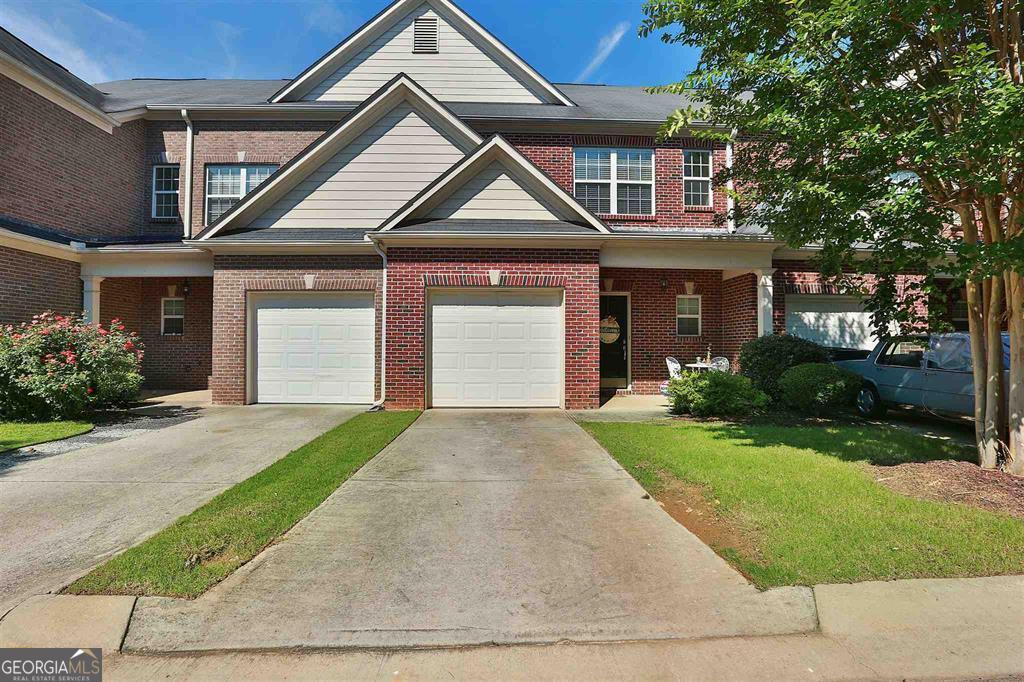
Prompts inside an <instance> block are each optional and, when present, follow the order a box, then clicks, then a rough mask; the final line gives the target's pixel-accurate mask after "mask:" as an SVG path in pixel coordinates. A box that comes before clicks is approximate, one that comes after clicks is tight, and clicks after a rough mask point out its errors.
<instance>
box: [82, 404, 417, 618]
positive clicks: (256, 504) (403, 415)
mask: <svg viewBox="0 0 1024 682" xmlns="http://www.w3.org/2000/svg"><path fill="white" fill-rule="evenodd" d="M418 416H419V412H378V413H364V414H360V415H357V416H355V417H353V418H352V419H350V420H348V421H346V422H344V423H343V424H340V425H339V426H336V427H335V428H333V429H331V430H330V431H328V432H327V433H324V434H323V435H321V436H319V437H317V438H316V439H314V440H312V441H310V442H309V443H307V444H305V445H303V446H302V447H300V448H299V449H297V450H294V451H292V452H291V453H289V454H288V455H286V456H285V457H283V458H282V459H280V460H278V461H277V462H275V463H274V464H271V465H270V466H269V467H267V468H266V469H264V470H263V471H261V472H259V473H258V474H255V475H254V476H252V477H251V478H248V479H246V480H245V481H242V482H241V483H239V484H237V485H235V486H234V487H232V488H229V489H228V490H225V491H224V492H223V493H221V494H220V495H218V496H217V497H215V498H213V499H212V500H210V501H209V502H208V503H206V504H205V505H203V506H202V507H200V508H199V509H197V510H195V511H194V512H192V513H191V514H189V515H188V516H183V517H182V518H180V519H178V520H177V521H175V522H174V523H173V524H172V525H170V526H168V527H167V528H165V529H164V530H162V531H160V532H159V533H157V534H156V535H154V536H153V537H151V538H149V539H148V540H146V541H145V542H143V543H142V544H140V545H136V546H135V547H132V548H131V549H129V550H127V551H126V552H124V553H123V554H120V555H118V556H116V557H114V558H113V559H111V560H110V561H108V562H106V563H105V564H103V565H102V566H99V567H98V568H96V569H95V570H93V571H92V572H91V573H89V574H88V575H86V576H84V577H83V578H80V579H79V580H77V581H75V582H74V583H72V584H71V585H70V586H69V587H68V588H67V589H66V590H65V591H66V592H68V593H71V594H130V595H153V596H157V595H159V596H169V597H190V598H191V597H197V596H199V595H200V594H202V593H203V592H205V591H206V590H208V589H209V588H210V587H212V586H213V585H215V584H217V583H218V582H220V581H221V580H223V579H224V578H225V577H227V576H228V575H230V574H231V572H232V571H234V570H235V569H237V568H238V567H239V566H241V565H242V564H244V563H245V562H247V561H249V560H250V559H252V558H253V557H254V556H256V555H257V554H258V553H259V552H260V551H262V550H263V549H264V548H265V547H267V545H269V544H271V543H272V542H274V540H276V539H277V538H278V537H280V536H281V535H282V534H284V533H285V532H286V531H287V530H288V529H289V528H291V527H292V526H294V525H295V524H296V523H297V522H298V521H300V520H301V519H302V518H303V517H305V516H306V515H307V514H309V512H311V511H312V510H313V509H315V508H316V507H317V506H318V505H320V503H322V502H323V501H324V500H325V499H327V496H328V495H330V494H331V493H332V492H334V490H335V489H337V487H338V486H340V485H341V484H342V483H344V482H345V480H346V479H348V478H349V476H351V475H352V474H353V473H355V472H356V471H357V470H358V469H359V468H360V467H361V466H363V464H365V463H366V462H367V461H369V460H370V459H371V458H372V457H373V456H374V455H376V454H377V453H378V452H380V451H381V450H382V449H383V448H384V447H385V446H386V445H387V444H388V443H390V442H391V441H393V440H394V439H395V438H396V437H397V436H398V435H399V434H400V433H402V431H404V430H405V429H406V428H407V427H408V426H409V425H410V424H412V423H413V422H414V421H415V420H416V418H417V417H418ZM154 503H156V501H155V500H154Z"/></svg>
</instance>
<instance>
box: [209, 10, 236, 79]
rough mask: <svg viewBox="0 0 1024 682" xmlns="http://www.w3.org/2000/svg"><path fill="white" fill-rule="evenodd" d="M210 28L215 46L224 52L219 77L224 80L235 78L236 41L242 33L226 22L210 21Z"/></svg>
mask: <svg viewBox="0 0 1024 682" xmlns="http://www.w3.org/2000/svg"><path fill="white" fill-rule="evenodd" d="M210 27H211V28H212V29H213V36H214V38H215V39H216V40H217V44H218V45H220V49H221V50H223V52H224V68H223V69H221V73H220V74H219V75H221V76H222V77H224V78H235V77H236V76H237V75H238V62H239V58H238V39H239V38H241V37H242V33H244V31H243V30H242V29H241V28H239V27H237V26H235V25H234V24H229V23H227V22H226V21H211V22H210Z"/></svg>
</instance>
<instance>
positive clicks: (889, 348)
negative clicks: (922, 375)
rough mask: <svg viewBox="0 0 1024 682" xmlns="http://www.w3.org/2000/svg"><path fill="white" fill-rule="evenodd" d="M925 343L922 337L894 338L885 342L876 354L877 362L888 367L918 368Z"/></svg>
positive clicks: (922, 356)
mask: <svg viewBox="0 0 1024 682" xmlns="http://www.w3.org/2000/svg"><path fill="white" fill-rule="evenodd" d="M924 351H925V345H924V341H923V340H922V339H896V340H893V341H890V342H889V343H888V344H886V346H885V348H883V349H882V352H881V353H879V354H878V361H877V362H878V364H879V365H887V366H890V367H912V368H914V369H920V367H921V360H922V359H923V358H924Z"/></svg>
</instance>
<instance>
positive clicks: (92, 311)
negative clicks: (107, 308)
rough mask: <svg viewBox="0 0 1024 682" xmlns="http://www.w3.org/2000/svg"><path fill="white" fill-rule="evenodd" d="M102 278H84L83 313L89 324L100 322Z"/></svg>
mask: <svg viewBox="0 0 1024 682" xmlns="http://www.w3.org/2000/svg"><path fill="white" fill-rule="evenodd" d="M102 281H103V278H102V277H96V276H91V277H82V282H83V284H84V286H83V287H82V313H83V314H84V315H85V320H86V322H88V323H89V324H96V323H97V322H99V321H100V282H102Z"/></svg>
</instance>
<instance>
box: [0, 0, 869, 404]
mask: <svg viewBox="0 0 1024 682" xmlns="http://www.w3.org/2000/svg"><path fill="white" fill-rule="evenodd" d="M680 105H681V101H680V99H679V98H678V97H676V96H671V95H649V94H646V93H645V92H644V90H643V89H642V88H637V87H614V86H598V85H568V84H552V83H550V82H548V81H547V80H546V79H545V78H544V77H543V76H542V75H541V74H539V73H537V72H536V71H535V70H534V69H533V68H531V67H530V65H528V64H526V63H525V62H523V61H522V59H520V58H519V57H518V56H517V55H516V54H515V53H514V52H512V51H511V50H510V49H509V48H508V47H506V46H505V45H503V44H502V43H501V42H500V41H498V40H497V39H496V38H495V37H494V36H493V35H491V34H490V33H489V32H487V31H486V30H485V29H484V28H482V27H481V26H479V25H478V24H477V23H476V22H474V21H473V19H472V18H470V17H469V16H467V15H466V14H465V13H464V12H463V11H462V10H460V9H459V8H458V7H456V6H455V5H454V4H452V3H451V2H449V0H398V1H397V2H395V3H393V4H392V5H390V6H389V7H387V8H386V9H385V10H384V11H383V12H381V13H380V14H379V15H377V16H376V17H374V18H373V19H372V20H371V21H370V22H368V23H367V24H366V25H364V26H363V27H362V28H360V29H359V30H357V31H356V32H355V33H353V34H352V35H351V36H350V37H349V38H347V39H345V40H344V41H343V42H342V43H341V44H339V45H337V46H336V47H334V48H332V49H331V50H330V51H328V52H327V53H326V54H325V55H324V56H323V57H322V58H321V59H319V60H318V61H317V62H316V63H314V64H312V65H310V66H309V68H307V69H306V70H305V71H303V72H302V73H301V74H300V75H299V76H297V77H296V78H294V79H290V80H279V81H249V80H205V79H198V80H156V79H138V80H129V81H115V82H111V83H99V84H95V85H89V84H87V83H85V82H83V81H81V80H80V79H78V78H76V77H75V76H74V75H72V74H71V73H69V72H68V71H66V70H65V69H63V68H62V67H60V66H59V65H57V64H55V63H54V62H52V61H50V60H48V59H46V58H45V57H44V56H43V55H41V54H39V53H38V52H36V51H35V50H33V49H32V48H30V47H28V46H27V45H25V44H24V43H22V42H21V41H19V40H18V39H17V38H15V37H14V36H12V35H11V34H9V33H6V32H3V31H0V114H2V121H0V134H2V138H0V273H2V279H0V322H14V321H18V320H21V319H27V318H29V317H30V316H31V315H32V314H34V313H36V312H39V311H41V310H44V309H47V308H51V309H54V310H58V311H62V312H72V311H83V310H84V312H85V313H86V314H87V315H88V316H89V318H90V319H91V320H94V321H103V322H106V321H109V320H110V319H111V318H113V317H119V318H121V319H123V320H124V321H125V322H126V324H127V325H128V326H129V328H131V329H134V330H138V332H139V333H140V335H141V337H142V339H143V341H144V343H145V345H146V356H145V361H144V362H145V366H144V372H145V375H146V378H147V382H148V384H149V385H150V386H153V387H167V388H172V387H173V388H183V389H184V388H206V387H207V386H209V387H210V388H211V389H212V390H213V398H214V400H215V401H216V402H218V403H246V402H354V403H368V402H371V401H374V400H379V399H381V397H382V395H383V396H385V397H386V404H387V405H388V406H395V407H423V406H425V405H427V406H430V405H433V406H565V407H568V408H590V407H596V406H597V405H598V402H599V394H600V391H601V389H602V388H604V389H617V390H619V391H633V392H638V393H652V392H655V391H656V390H657V388H658V386H659V384H660V382H661V381H663V380H664V379H665V378H666V376H667V372H666V367H665V361H664V360H665V357H666V356H669V355H672V356H676V357H678V358H680V359H682V360H684V361H687V360H692V359H693V358H694V357H696V356H698V355H700V356H703V355H705V354H706V353H707V351H708V349H709V348H710V351H711V353H712V354H713V355H716V356H717V355H725V356H728V357H730V358H732V359H733V360H735V358H736V356H737V354H738V351H739V348H740V346H741V345H742V344H743V343H744V342H745V341H748V340H750V339H752V338H754V337H756V336H757V335H759V334H771V333H773V332H775V333H777V332H781V331H783V330H784V329H788V330H790V331H792V332H794V333H799V334H801V335H805V336H810V337H812V338H816V339H819V340H821V341H823V342H825V343H828V344H830V345H840V346H848V347H851V346H853V347H863V348H870V347H871V346H872V345H873V343H874V340H873V338H872V334H871V330H870V326H869V325H868V321H867V317H866V314H865V313H864V312H863V309H862V308H861V307H860V304H859V302H858V301H856V300H855V299H852V298H847V297H844V296H841V295H838V294H837V293H836V292H835V291H832V290H831V289H830V288H829V287H827V286H823V285H822V284H821V280H820V278H819V277H818V275H817V274H816V273H815V272H814V270H813V269H812V268H810V267H808V264H807V259H808V258H809V256H810V253H809V252H800V251H791V250H788V249H785V248H784V246H783V245H782V244H780V243H778V242H776V241H775V240H773V239H772V238H771V236H770V235H765V234H762V233H759V232H758V231H755V230H749V231H748V230H745V229H743V228H737V227H736V226H733V225H730V224H728V223H727V222H726V221H724V220H722V219H721V218H722V217H723V216H724V214H725V211H726V208H727V204H728V199H727V197H726V195H725V193H724V192H723V191H722V189H721V188H717V187H714V183H713V178H714V176H715V174H716V172H719V171H720V170H721V169H722V168H723V167H725V166H726V165H727V164H728V163H729V162H730V161H729V160H730V158H731V149H730V148H729V146H728V145H721V144H714V145H713V144H709V143H706V142H702V141H699V140H696V139H692V138H676V139H672V140H670V141H668V142H658V141H656V139H655V134H656V131H657V129H658V127H659V125H660V124H661V123H662V122H663V121H664V119H665V117H666V116H667V115H668V114H669V113H671V112H672V111H673V110H675V109H676V108H677V107H679V106H680Z"/></svg>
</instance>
